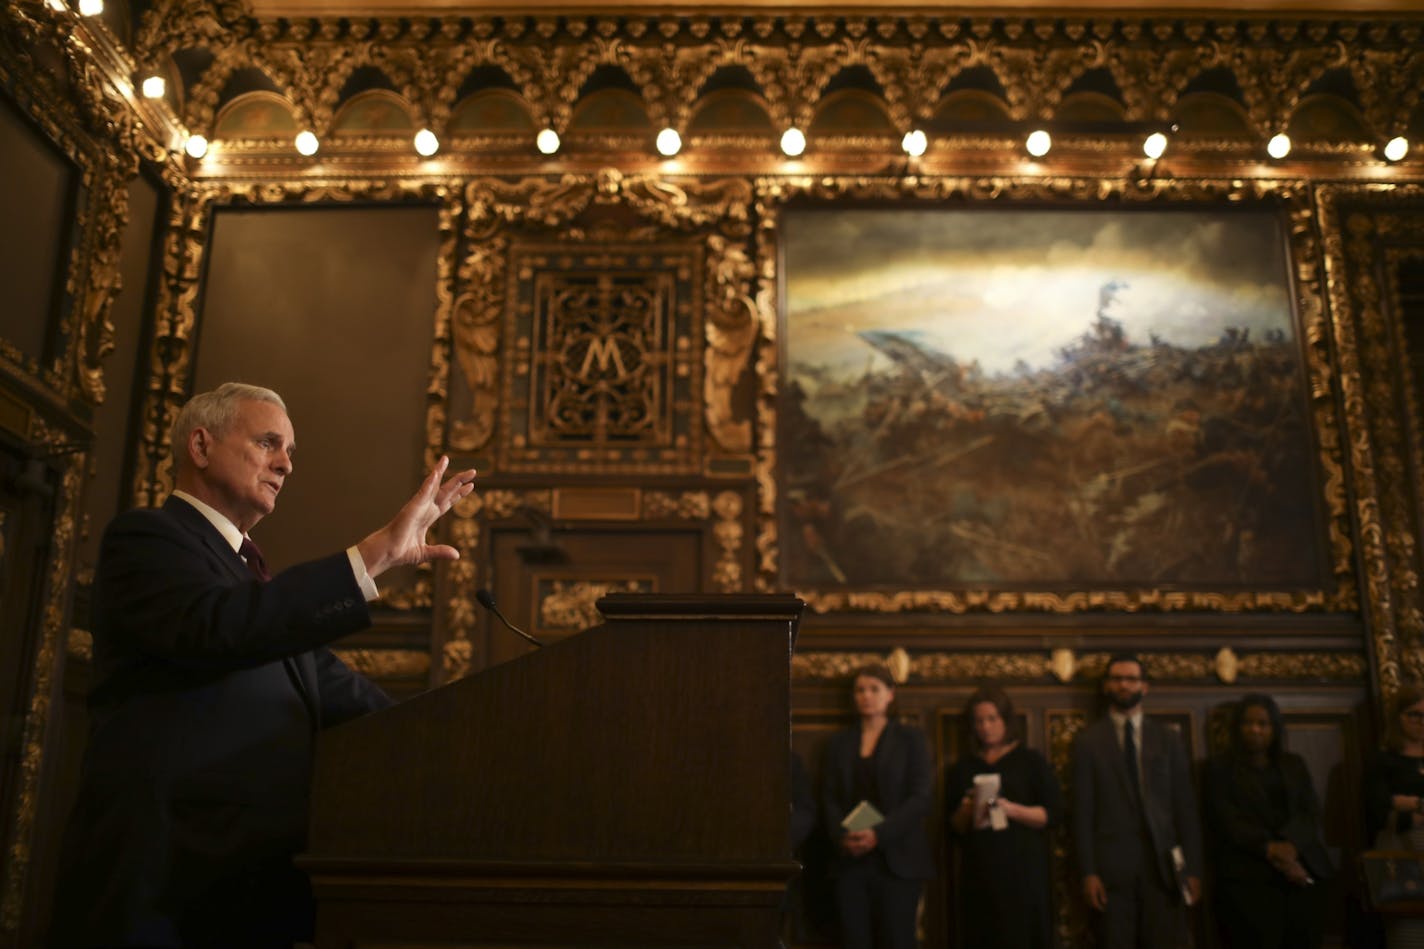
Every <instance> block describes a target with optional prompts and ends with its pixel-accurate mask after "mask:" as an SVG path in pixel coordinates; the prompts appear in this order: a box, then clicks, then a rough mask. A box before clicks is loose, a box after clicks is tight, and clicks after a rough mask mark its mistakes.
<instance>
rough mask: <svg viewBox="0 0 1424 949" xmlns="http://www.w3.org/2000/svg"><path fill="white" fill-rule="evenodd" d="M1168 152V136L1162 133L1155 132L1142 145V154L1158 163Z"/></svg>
mask: <svg viewBox="0 0 1424 949" xmlns="http://www.w3.org/2000/svg"><path fill="white" fill-rule="evenodd" d="M1166 150H1167V136H1166V135H1164V134H1162V133H1161V132H1153V133H1152V134H1151V135H1149V136H1147V139H1146V141H1144V142H1143V143H1142V154H1144V155H1146V156H1147V157H1148V158H1151V159H1152V160H1153V161H1156V160H1157V159H1158V158H1161V157H1162V153H1163V152H1165V151H1166Z"/></svg>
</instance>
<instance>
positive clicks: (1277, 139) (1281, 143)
mask: <svg viewBox="0 0 1424 949" xmlns="http://www.w3.org/2000/svg"><path fill="white" fill-rule="evenodd" d="M1290 150H1291V140H1290V136H1289V135H1287V134H1286V133H1285V132H1280V133H1278V134H1276V135H1274V136H1272V138H1271V140H1270V141H1269V142H1267V143H1266V154H1267V155H1270V156H1271V157H1272V158H1285V157H1286V156H1287V155H1289V154H1290Z"/></svg>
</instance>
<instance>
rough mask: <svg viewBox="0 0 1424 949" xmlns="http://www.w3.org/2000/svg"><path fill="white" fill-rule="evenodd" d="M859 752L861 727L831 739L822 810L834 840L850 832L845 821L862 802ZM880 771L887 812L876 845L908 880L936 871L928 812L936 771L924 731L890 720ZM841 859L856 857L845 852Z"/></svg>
mask: <svg viewBox="0 0 1424 949" xmlns="http://www.w3.org/2000/svg"><path fill="white" fill-rule="evenodd" d="M859 757H860V729H859V728H852V729H850V730H849V731H843V732H838V733H837V734H835V735H833V736H832V737H831V738H830V740H829V741H828V742H827V743H826V750H825V754H824V757H823V758H822V765H821V767H822V769H823V770H824V776H823V783H822V788H823V793H822V800H821V815H822V818H823V819H824V821H825V827H826V832H827V833H828V834H830V837H831V839H832V840H836V841H838V840H840V839H841V838H842V837H844V836H845V828H843V827H842V826H841V821H842V820H844V819H845V816H846V815H847V814H849V813H850V812H851V811H852V810H853V809H854V808H855V806H856V805H857V804H859V803H860V801H858V800H851V798H852V797H854V788H855V762H856V759H857V758H859ZM875 776H876V781H877V784H878V785H879V788H880V804H881V807H880V810H881V812H882V813H883V814H884V815H885V822H884V823H883V824H881V825H880V826H879V827H876V828H875V837H876V842H877V843H876V846H877V847H878V848H879V850H880V851H881V853H882V854H884V856H885V864H886V866H888V867H889V868H890V872H891V873H893V874H895V875H896V876H897V877H900V878H901V879H903V880H928V879H929V878H930V877H932V876H934V856H933V855H932V854H931V853H930V842H929V836H928V834H927V832H926V830H925V817H926V815H928V814H929V810H930V790H931V787H932V786H933V784H934V774H933V769H932V768H931V766H930V750H929V745H928V744H927V743H926V741H925V736H924V735H923V734H921V733H920V731H919V730H918V729H915V728H911V727H909V726H908V725H901V724H900V723H899V722H894V721H892V722H889V723H887V724H886V726H885V731H884V732H882V733H881V735H880V743H879V746H878V747H877V748H876V751H875ZM840 859H841V860H842V861H846V860H852V859H854V858H853V857H850V856H848V855H845V854H842V855H841V857H840Z"/></svg>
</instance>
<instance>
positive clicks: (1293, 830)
mask: <svg viewBox="0 0 1424 949" xmlns="http://www.w3.org/2000/svg"><path fill="white" fill-rule="evenodd" d="M1278 763H1279V766H1280V772H1281V778H1282V781H1283V783H1284V784H1285V790H1286V813H1285V815H1284V817H1285V821H1284V823H1281V824H1279V825H1277V824H1275V822H1274V820H1273V808H1272V807H1271V802H1270V801H1269V800H1268V798H1267V796H1266V789H1265V787H1264V786H1263V784H1262V782H1261V773H1260V772H1259V771H1258V770H1256V769H1255V768H1252V767H1250V766H1249V765H1247V764H1245V763H1243V762H1241V761H1239V760H1238V759H1237V758H1236V757H1235V756H1232V755H1225V756H1222V757H1219V758H1214V759H1212V761H1211V763H1210V764H1209V765H1208V766H1207V772H1206V788H1205V791H1206V793H1205V795H1204V797H1205V801H1204V805H1205V806H1204V808H1203V810H1205V811H1206V824H1207V830H1208V833H1209V838H1210V840H1211V844H1212V864H1213V866H1214V868H1215V870H1216V875H1217V878H1218V879H1221V880H1231V881H1235V882H1252V883H1276V882H1278V881H1279V880H1280V879H1281V875H1280V873H1279V872H1278V871H1277V870H1276V869H1275V868H1274V867H1272V866H1271V864H1270V862H1269V861H1267V860H1266V844H1267V843H1268V842H1270V841H1273V840H1288V841H1290V842H1291V843H1292V844H1294V845H1295V849H1296V852H1297V853H1298V854H1299V855H1300V861H1301V863H1303V864H1304V865H1305V868H1306V870H1308V871H1310V875H1311V876H1313V877H1315V878H1316V879H1317V880H1324V879H1326V878H1328V877H1330V876H1331V875H1332V873H1333V871H1334V866H1333V864H1332V862H1331V860H1330V854H1329V852H1328V851H1327V850H1326V849H1325V844H1324V842H1323V841H1322V840H1321V836H1320V799H1319V798H1317V797H1316V795H1315V784H1314V782H1312V781H1311V780H1310V772H1309V771H1308V770H1307V769H1306V767H1305V761H1304V759H1302V758H1301V757H1300V755H1295V754H1291V753H1290V752H1288V751H1286V752H1282V753H1281V756H1280V758H1279V759H1278Z"/></svg>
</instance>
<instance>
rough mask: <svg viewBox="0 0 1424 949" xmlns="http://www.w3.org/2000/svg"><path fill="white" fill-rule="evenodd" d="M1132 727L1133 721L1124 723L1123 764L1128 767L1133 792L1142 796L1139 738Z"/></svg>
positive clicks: (1129, 720)
mask: <svg viewBox="0 0 1424 949" xmlns="http://www.w3.org/2000/svg"><path fill="white" fill-rule="evenodd" d="M1135 731H1136V729H1134V728H1133V727H1132V719H1130V718H1129V719H1128V720H1127V721H1125V722H1123V723H1122V757H1123V763H1124V764H1126V765H1127V777H1128V780H1129V781H1131V782H1132V790H1133V792H1134V793H1135V794H1137V795H1139V796H1141V794H1142V786H1141V783H1140V781H1139V780H1138V776H1137V736H1136V735H1135V734H1133V733H1134V732H1135Z"/></svg>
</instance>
